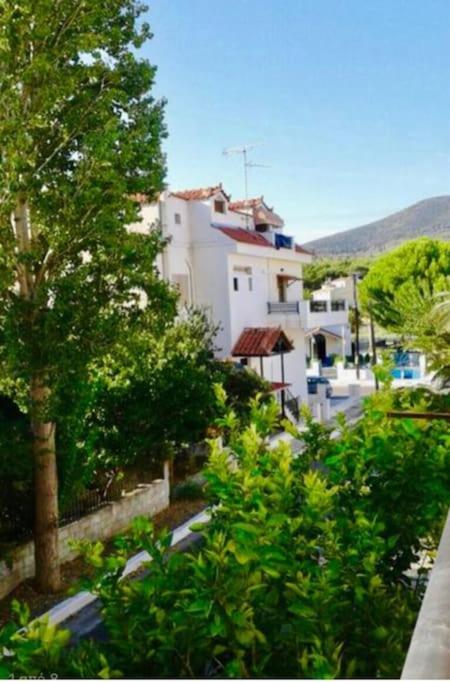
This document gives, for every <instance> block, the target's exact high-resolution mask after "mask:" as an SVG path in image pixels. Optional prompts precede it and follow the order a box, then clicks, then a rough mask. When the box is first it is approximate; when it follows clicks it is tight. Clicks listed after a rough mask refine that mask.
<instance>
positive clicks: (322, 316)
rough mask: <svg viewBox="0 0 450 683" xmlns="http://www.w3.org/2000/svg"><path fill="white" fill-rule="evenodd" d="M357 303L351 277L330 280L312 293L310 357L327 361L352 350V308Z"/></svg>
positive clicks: (308, 313) (310, 301)
mask: <svg viewBox="0 0 450 683" xmlns="http://www.w3.org/2000/svg"><path fill="white" fill-rule="evenodd" d="M354 304H355V301H354V285H353V278H352V276H348V277H341V278H337V279H336V280H327V281H326V282H325V283H324V284H323V285H322V287H321V288H320V289H317V290H315V291H314V292H313V293H312V297H311V299H310V300H309V302H308V307H307V312H306V319H307V326H308V330H307V338H308V340H309V347H308V349H307V353H308V357H309V358H312V359H317V360H321V361H324V360H325V359H326V357H327V356H330V355H333V354H335V355H338V356H342V357H343V358H345V356H349V355H350V354H351V353H352V340H351V329H350V322H349V310H350V308H352V307H353V306H354Z"/></svg>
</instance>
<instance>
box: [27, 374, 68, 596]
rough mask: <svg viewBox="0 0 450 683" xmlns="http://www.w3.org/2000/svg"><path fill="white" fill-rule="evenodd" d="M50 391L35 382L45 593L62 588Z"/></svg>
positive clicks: (38, 535) (39, 563)
mask: <svg viewBox="0 0 450 683" xmlns="http://www.w3.org/2000/svg"><path fill="white" fill-rule="evenodd" d="M49 395H50V390H49V388H48V387H47V386H45V383H44V382H43V381H42V379H41V377H40V376H38V377H35V378H33V380H32V383H31V400H32V429H33V458H34V496H35V502H34V557H35V565H36V572H35V577H36V585H37V588H38V590H39V591H41V592H43V593H54V592H56V591H58V590H59V589H60V585H61V579H60V569H59V555H58V474H57V470H56V450H55V423H54V422H47V421H46V419H45V409H46V405H45V404H46V402H47V400H48V398H49Z"/></svg>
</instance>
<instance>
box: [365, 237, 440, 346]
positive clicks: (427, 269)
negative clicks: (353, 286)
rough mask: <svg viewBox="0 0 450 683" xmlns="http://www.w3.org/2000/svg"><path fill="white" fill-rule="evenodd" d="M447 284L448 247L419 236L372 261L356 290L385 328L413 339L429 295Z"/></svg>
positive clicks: (426, 310)
mask: <svg viewBox="0 0 450 683" xmlns="http://www.w3.org/2000/svg"><path fill="white" fill-rule="evenodd" d="M449 282H450V245H449V244H448V243H446V242H439V241H438V240H432V239H429V238H426V237H423V238H420V239H417V240H413V241H411V242H406V243H405V244H403V245H402V246H401V247H398V249H394V251H392V252H390V253H389V254H386V255H385V256H381V257H380V258H378V259H377V260H376V261H375V263H374V264H373V265H372V266H371V268H370V270H369V272H368V274H367V275H366V277H365V278H364V280H363V282H362V283H361V285H360V287H359V294H360V301H361V305H362V307H363V309H364V310H365V311H366V312H371V313H372V315H373V317H374V319H375V321H376V322H377V323H378V324H379V325H381V326H382V327H384V328H385V329H387V330H391V331H394V332H400V333H403V334H406V335H409V336H415V333H416V332H417V323H418V321H420V320H424V317H426V316H427V314H428V312H429V310H430V308H431V305H432V300H433V295H434V294H435V293H437V292H440V291H445V290H448V288H449Z"/></svg>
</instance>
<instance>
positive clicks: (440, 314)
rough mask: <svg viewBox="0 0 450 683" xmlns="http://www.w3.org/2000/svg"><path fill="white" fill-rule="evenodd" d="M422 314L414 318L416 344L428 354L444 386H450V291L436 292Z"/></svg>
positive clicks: (433, 370)
mask: <svg viewBox="0 0 450 683" xmlns="http://www.w3.org/2000/svg"><path fill="white" fill-rule="evenodd" d="M429 303H430V306H429V307H428V308H426V309H425V312H424V313H423V314H422V316H418V317H416V318H415V319H414V323H413V326H412V333H413V334H414V346H415V348H416V349H417V350H419V351H422V352H423V353H425V354H426V357H427V365H428V369H429V370H431V371H432V372H433V373H434V375H435V378H436V380H437V381H438V382H439V384H440V386H441V387H442V388H447V389H448V388H450V293H449V292H448V291H446V292H441V293H439V294H436V295H435V296H434V297H433V298H432V299H431V300H430V302H429Z"/></svg>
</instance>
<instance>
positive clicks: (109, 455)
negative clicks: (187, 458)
mask: <svg viewBox="0 0 450 683" xmlns="http://www.w3.org/2000/svg"><path fill="white" fill-rule="evenodd" d="M215 334H216V328H215V327H213V326H211V324H210V322H209V321H208V319H207V317H206V315H205V314H204V313H203V312H201V311H198V310H191V311H190V312H189V313H188V314H186V315H184V316H183V317H180V318H178V319H177V320H176V321H175V322H174V323H173V324H172V325H170V326H168V327H167V329H166V330H165V331H164V333H163V334H158V335H155V334H152V333H151V331H148V330H143V331H139V332H138V334H136V335H134V338H131V339H126V340H121V342H120V343H119V344H118V345H117V348H115V349H114V352H113V353H111V354H109V355H108V356H106V357H104V358H103V359H101V361H100V362H99V363H96V364H95V365H94V367H93V368H92V371H91V382H90V392H91V396H90V399H89V401H88V405H87V410H86V414H85V418H84V420H83V424H82V434H81V435H80V436H81V438H80V439H79V440H80V441H81V444H82V451H81V453H82V454H83V452H84V451H83V449H84V448H86V446H87V451H88V453H89V454H90V463H91V466H92V467H93V468H96V467H100V468H102V467H103V468H108V467H111V468H116V467H120V468H123V467H124V466H126V465H129V464H134V463H135V462H137V461H139V462H141V463H146V464H148V463H149V462H150V461H151V460H159V459H160V457H161V453H165V457H167V451H169V452H170V451H171V450H172V449H173V447H177V446H180V445H183V444H187V443H192V442H195V441H199V440H200V439H202V438H204V436H205V430H206V428H207V427H208V426H209V425H210V424H212V422H213V421H214V419H215V417H216V412H217V411H216V407H215V396H214V389H213V377H214V374H215V373H216V372H217V370H216V361H214V354H213V352H214V337H215ZM75 445H76V444H75ZM78 460H79V458H78Z"/></svg>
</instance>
